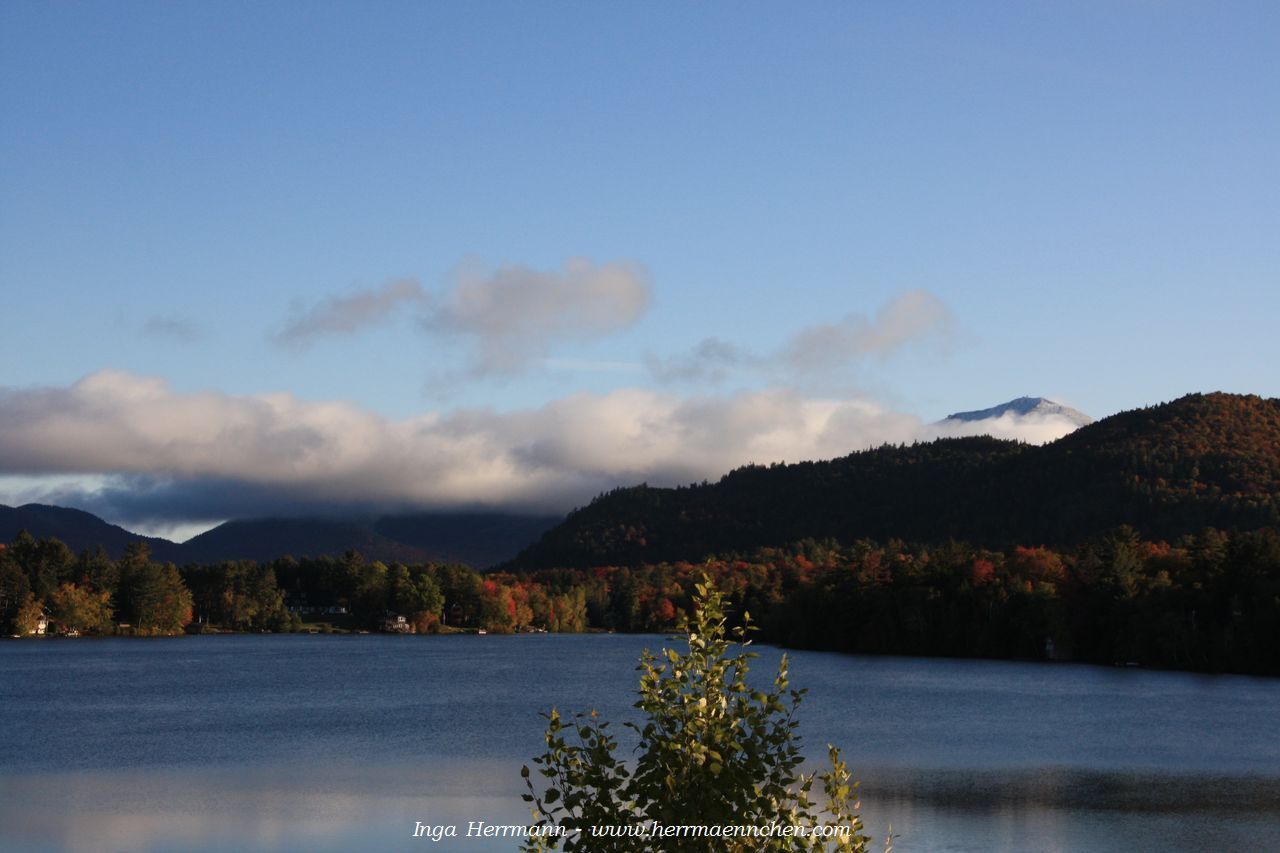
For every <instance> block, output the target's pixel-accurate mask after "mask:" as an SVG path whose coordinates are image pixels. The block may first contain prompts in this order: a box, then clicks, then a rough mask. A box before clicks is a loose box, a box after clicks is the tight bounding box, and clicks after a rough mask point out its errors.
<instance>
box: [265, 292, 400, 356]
mask: <svg viewBox="0 0 1280 853" xmlns="http://www.w3.org/2000/svg"><path fill="white" fill-rule="evenodd" d="M425 298H426V294H425V293H424V292H423V290H422V285H420V284H418V282H416V281H413V280H411V279H400V280H397V281H390V282H387V283H386V284H385V285H383V286H382V287H381V288H378V289H373V290H360V291H356V292H354V293H351V294H348V295H346V296H330V297H327V298H325V299H324V300H322V301H320V302H319V303H317V304H315V305H313V306H311V307H310V308H301V307H300V308H297V309H296V310H295V311H294V315H293V317H292V318H291V319H290V320H289V321H288V322H287V323H285V324H284V326H283V327H282V328H281V329H279V330H278V331H276V332H274V333H272V334H271V335H270V338H271V340H273V341H274V342H275V343H278V344H284V345H288V346H303V345H306V344H310V343H312V342H313V341H315V340H316V339H318V338H322V337H325V336H326V335H346V334H351V333H352V332H355V331H357V330H359V329H361V328H364V327H367V326H372V325H376V324H378V323H380V322H383V321H385V320H387V319H389V318H390V317H392V316H393V315H394V314H395V313H396V312H397V311H398V310H400V309H401V308H402V307H404V306H406V305H414V304H418V303H420V302H422V301H423V300H424V299H425Z"/></svg>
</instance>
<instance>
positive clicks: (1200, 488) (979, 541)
mask: <svg viewBox="0 0 1280 853" xmlns="http://www.w3.org/2000/svg"><path fill="white" fill-rule="evenodd" d="M1278 496H1280V400H1275V399H1263V398H1260V397H1256V396H1241V395H1234V394H1221V393H1218V394H1203V395H1202V394H1193V395H1189V396H1186V397H1183V398H1181V399H1178V400H1175V401H1174V402H1171V403H1166V404H1163V405H1160V406H1153V407H1149V408H1146V409H1139V410H1135V411H1129V412H1123V413H1121V414H1118V415H1114V416H1112V417H1109V418H1106V419H1104V420H1101V421H1098V422H1096V423H1094V424H1091V425H1089V426H1086V427H1083V428H1081V429H1079V430H1077V431H1075V432H1073V433H1071V434H1070V435H1068V436H1066V437H1064V438H1062V439H1059V440H1058V441H1055V442H1052V443H1050V444H1047V445H1044V446H1040V447H1036V446H1029V445H1024V444H1019V443H1016V442H1011V441H1004V440H999V439H994V438H986V437H977V438H959V439H940V440H938V441H934V442H929V443H923V444H915V445H911V446H885V447H880V448H876V449H872V450H866V451H861V452H858V453H853V454H850V455H849V456H845V457H843V458H840V459H834V460H831V461H827V462H804V463H800V464H795V465H772V466H768V467H764V466H748V467H745V468H740V469H738V470H736V471H733V472H731V473H729V474H727V475H726V476H725V477H723V478H722V479H721V480H720V481H719V482H716V483H713V484H704V485H697V486H690V487H686V488H676V489H662V488H652V487H649V486H636V487H633V488H625V489H618V490H616V491H614V492H611V493H609V494H607V495H603V496H601V497H600V498H597V499H596V500H595V501H594V502H592V503H591V504H590V505H589V506H587V507H584V508H582V509H580V510H577V511H575V512H573V513H571V514H570V516H569V518H568V519H566V521H565V522H564V523H563V524H561V525H559V526H557V527H555V528H553V529H551V530H550V531H548V532H547V533H546V534H545V535H544V536H543V537H542V538H541V539H540V540H539V541H538V542H537V543H535V544H534V545H532V546H531V547H529V548H528V549H526V550H525V551H523V552H522V553H521V554H520V555H519V557H517V558H516V560H515V561H513V562H512V563H511V566H512V567H514V568H518V569H534V568H545V567H552V566H566V567H588V566H600V565H634V564H638V563H644V562H650V563H652V562H661V561H664V560H668V561H669V560H696V559H699V558H701V557H702V556H704V555H706V554H709V553H725V552H744V551H749V550H751V549H754V548H759V547H779V546H784V545H786V544H788V543H791V542H795V541H797V540H800V539H806V538H811V539H835V540H838V541H841V542H851V541H854V540H857V539H862V538H871V539H877V540H887V539H892V538H898V539H904V540H909V541H914V542H921V543H942V542H946V541H947V540H949V539H959V540H965V541H969V542H972V543H974V544H976V545H982V546H985V547H991V548H1006V547H1009V546H1011V545H1014V544H1026V543H1038V544H1047V545H1053V546H1058V547H1072V546H1074V545H1076V544H1078V543H1080V542H1082V541H1084V540H1085V539H1087V538H1089V537H1093V536H1097V535H1100V534H1102V533H1104V532H1106V531H1107V530H1110V529H1112V528H1115V527H1117V526H1119V525H1129V526H1131V527H1132V528H1134V529H1135V530H1137V531H1138V532H1139V533H1140V534H1141V535H1143V536H1146V537H1150V538H1154V539H1173V538H1176V537H1178V536H1182V535H1185V534H1190V533H1194V532H1196V531H1198V530H1200V529H1202V528H1205V527H1215V528H1219V529H1227V530H1229V529H1244V530H1250V529H1256V528H1259V527H1264V526H1274V525H1277V524H1278V523H1280V498H1278Z"/></svg>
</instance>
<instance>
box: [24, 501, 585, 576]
mask: <svg viewBox="0 0 1280 853" xmlns="http://www.w3.org/2000/svg"><path fill="white" fill-rule="evenodd" d="M560 520H561V516H523V515H512V514H507V513H497V512H492V513H486V512H442V513H419V514H411V515H410V514H405V515H387V516H382V517H378V518H372V519H325V518H270V519H253V520H244V521H228V522H226V523H225V524H220V525H218V526H217V527H215V528H213V529H212V530H208V531H206V532H204V533H202V534H200V535H199V536H196V537H194V538H192V539H190V540H188V541H187V542H184V543H176V542H170V541H169V540H167V539H161V538H158V537H154V536H142V535H140V534H137V533H132V532H130V531H128V530H125V529H124V528H122V527H119V526H117V525H114V524H108V523H107V522H105V521H103V520H102V519H100V518H98V517H97V516H95V515H93V514H91V513H88V512H84V511H82V510H78V509H68V508H65V507H57V506H46V505H42V504H26V505H24V506H20V507H16V508H15V507H7V506H0V542H9V541H11V540H12V539H13V537H14V536H16V535H17V534H18V531H20V530H24V529H25V530H26V531H27V532H28V533H30V534H31V535H32V536H34V537H36V538H37V539H47V538H56V539H59V540H61V541H62V542H63V543H65V544H66V545H67V546H68V547H70V548H71V549H72V550H73V551H77V552H78V551H82V550H84V549H86V548H94V547H96V546H98V545H102V546H103V547H105V548H106V550H107V553H109V554H110V555H111V556H112V557H119V556H120V554H121V553H123V551H124V549H125V547H126V546H127V545H129V543H131V542H136V541H139V540H141V541H144V542H146V543H147V544H148V545H149V546H150V547H151V553H152V555H153V556H154V557H155V558H156V559H158V560H165V561H172V562H175V563H178V564H180V565H181V564H184V563H216V562H219V561H221V560H258V561H265V560H271V559H274V558H276V557H281V556H284V555H293V556H296V557H302V556H313V557H318V556H323V555H330V556H337V555H341V554H343V553H345V552H346V551H348V550H350V549H355V550H357V551H359V552H360V553H361V554H362V555H364V557H365V558H366V559H368V560H382V561H384V562H393V561H399V562H403V563H425V562H451V563H466V564H468V565H470V566H473V567H476V568H485V567H488V566H491V565H494V564H495V563H499V562H501V561H503V560H506V559H510V558H511V557H512V556H513V555H514V554H515V553H516V552H517V551H519V550H520V548H522V547H524V546H525V545H527V544H529V543H530V542H532V541H534V540H535V539H536V538H537V537H538V536H539V535H540V534H541V533H542V532H543V531H545V530H547V529H548V528H550V527H551V526H552V525H554V524H556V523H557V522H559V521H560Z"/></svg>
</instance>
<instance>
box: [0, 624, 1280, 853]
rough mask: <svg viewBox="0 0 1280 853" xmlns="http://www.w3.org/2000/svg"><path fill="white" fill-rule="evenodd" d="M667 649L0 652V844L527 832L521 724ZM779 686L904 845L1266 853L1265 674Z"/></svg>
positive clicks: (466, 844)
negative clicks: (794, 691)
mask: <svg viewBox="0 0 1280 853" xmlns="http://www.w3.org/2000/svg"><path fill="white" fill-rule="evenodd" d="M662 642H663V641H662V638H660V637H624V636H594V637H570V636H565V637H556V636H538V637H490V638H475V637H467V638H390V637H385V638H384V637H359V638H357V637H349V638H343V637H210V638H188V639H181V640H175V641H171V642H156V643H151V642H143V641H128V640H109V641H103V642H87V641H86V642H79V641H77V642H63V643H47V644H46V643H19V642H13V643H0V849H3V850H6V851H8V850H41V851H44V850H51V851H53V850H214V851H218V850H242V849H263V850H351V849H390V850H395V849H417V850H421V849H422V845H423V844H424V843H426V844H430V842H425V841H423V840H422V839H417V840H415V839H412V838H411V837H410V833H411V831H412V828H413V826H414V823H415V822H416V821H423V822H427V823H446V824H455V825H458V826H459V827H460V828H461V830H462V832H463V833H465V827H466V824H467V823H468V822H469V821H472V820H485V821H489V822H492V823H514V822H524V821H525V819H526V818H527V811H526V810H525V806H524V804H523V803H522V802H521V801H520V799H519V794H520V793H521V790H522V788H521V785H520V779H519V775H518V770H519V767H520V764H521V763H522V762H524V761H527V760H528V759H529V758H530V757H532V756H533V755H534V754H536V753H537V752H538V751H539V750H540V748H541V745H542V743H541V732H542V720H540V719H539V717H538V712H539V711H543V710H546V709H547V708H549V707H551V706H553V705H555V706H558V707H560V708H562V709H583V710H587V709H591V708H598V709H599V710H600V711H601V712H602V714H604V715H605V716H606V717H607V718H609V719H613V720H621V719H624V718H626V717H628V716H629V715H630V714H632V713H634V712H633V710H632V709H631V707H630V705H631V701H632V698H633V690H634V685H635V671H634V663H635V659H636V657H637V655H638V654H639V652H640V650H641V649H642V648H644V647H646V646H649V647H656V646H658V645H661V644H662ZM761 652H762V658H761V660H760V661H759V671H758V674H759V675H760V676H761V678H762V679H767V678H768V677H769V676H770V675H771V673H770V669H771V668H772V667H773V666H774V665H776V661H777V658H778V657H779V655H780V653H779V652H778V651H777V650H773V649H762V650H761ZM792 674H793V677H794V679H795V681H796V683H797V684H800V685H804V686H807V687H809V688H810V691H811V692H810V695H809V696H808V697H807V699H806V701H805V704H804V706H803V708H802V712H801V717H802V720H803V722H804V726H803V732H804V735H805V737H806V738H807V742H808V743H809V744H812V745H816V746H819V747H820V746H821V745H822V744H825V743H827V742H832V743H836V744H838V745H841V746H842V747H844V749H845V752H846V757H847V758H848V759H849V760H850V763H851V765H852V767H853V768H854V770H855V773H856V775H857V776H858V777H859V778H861V779H862V780H863V791H864V797H863V804H864V809H863V813H864V816H865V818H866V819H867V823H868V826H869V828H870V829H871V831H872V832H873V834H874V835H878V836H880V837H883V835H884V834H885V833H886V832H887V830H888V825H889V824H890V823H892V825H893V831H894V833H895V834H896V835H898V838H897V840H896V842H895V848H896V850H898V851H899V853H910V851H930V853H931V852H932V851H953V850H954V851H962V850H975V851H976V850H983V851H986V850H999V849H1009V850H1046V851H1054V850H1134V849H1151V850H1178V849H1187V850H1192V849H1194V850H1199V849H1204V848H1205V847H1214V848H1218V849H1277V850H1280V739H1278V735H1277V732H1276V727H1275V725H1274V720H1275V715H1276V709H1277V708H1280V681H1277V680H1267V679H1249V678H1235V677H1217V678H1214V677H1205V676H1195V675H1187V674H1180V673H1155V672H1138V671H1123V670H1119V671H1117V670H1106V669H1097V668H1092V667H1072V666H1039V665H1029V664H1009V663H995V662H982V661H941V660H919V659H903V658H852V657H845V656H840V655H827V654H816V653H808V654H798V655H795V656H794V660H793V666H792ZM817 751H819V750H815V752H817ZM513 847H514V845H513V844H511V843H510V842H502V841H494V840H482V839H472V840H470V841H467V840H465V839H456V840H452V841H445V842H441V843H440V844H435V845H432V849H437V850H446V849H457V850H470V851H476V853H485V851H488V850H504V849H512V848H513Z"/></svg>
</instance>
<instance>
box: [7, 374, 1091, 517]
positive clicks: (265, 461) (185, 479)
mask: <svg viewBox="0 0 1280 853" xmlns="http://www.w3.org/2000/svg"><path fill="white" fill-rule="evenodd" d="M992 430H994V431H995V432H996V434H999V435H1002V436H1004V437H1018V438H1023V439H1031V440H1043V439H1044V438H1047V437H1056V435H1058V434H1062V433H1064V432H1065V431H1066V430H1064V429H1062V427H1061V425H1059V424H1049V423H1047V422H1045V423H1039V422H1036V423H1032V424H1029V425H1028V424H1020V423H1019V422H1017V421H1016V420H1015V419H1008V420H1007V421H1006V420H1005V419H997V421H996V422H995V423H994V424H989V423H988V422H976V423H972V422H970V423H964V424H961V425H956V426H954V427H952V426H950V425H937V424H933V425H924V424H922V423H921V422H920V421H919V419H918V418H916V417H914V416H912V415H907V414H902V413H899V412H894V411H891V410H888V409H885V408H884V407H882V406H880V405H878V404H876V403H873V402H870V401H865V400H839V399H823V398H809V397H805V396H802V395H800V394H797V393H795V392H792V391H785V390H776V389H774V390H765V391H757V392H751V393H739V394H734V395H729V396H705V397H695V398H682V397H679V396H676V395H672V394H665V393H660V392H657V391H652V390H643V389H634V388H632V389H622V390H617V391H613V392H611V393H608V394H586V393H582V394H574V395H572V396H568V397H565V398H562V399H559V400H556V401H553V402H551V403H548V404H546V405H544V406H542V407H540V408H535V409H526V410H521V411H515V412H506V413H496V412H492V411H489V410H484V409H468V410H458V411H453V412H433V413H428V414H424V415H421V416H418V417H413V418H407V419H402V420H392V419H388V418H383V417H380V416H378V415H375V414H372V413H370V412H367V411H362V410H360V409H358V408H356V407H355V406H353V405H351V404H348V403H342V402H309V401H305V400H300V399H298V398H296V397H294V396H292V395H290V394H266V395H258V396H247V397H235V396H229V395H225V394H219V393H213V392H206V393H199V394H179V393H176V392H174V391H173V390H171V389H170V388H169V387H168V386H167V384H166V383H165V382H163V381H162V380H159V379H155V378H148V377H141V376H136V375H133V374H129V373H123V372H117V371H103V372H100V373H95V374H93V375H91V376H88V377H86V378H85V379H83V380H81V381H79V382H77V383H75V384H74V385H71V386H69V387H66V388H45V389H37V390H0V475H26V476H27V477H39V476H43V475H67V474H85V475H96V476H99V477H106V478H108V481H109V483H110V484H109V485H108V486H105V487H101V488H100V489H99V492H98V494H99V500H100V502H101V503H103V504H104V505H105V504H112V505H114V506H115V507H116V510H117V515H118V516H119V517H120V518H121V519H122V520H124V519H127V520H144V521H145V520H152V521H156V520H164V519H169V520H199V519H208V518H225V517H230V516H245V515H254V514H258V515H261V514H267V513H270V512H273V511H275V512H279V511H285V510H288V511H294V510H298V509H306V508H308V507H311V508H318V507H326V506H329V507H403V506H416V507H453V506H476V505H488V506H502V507H509V508H524V509H534V508H536V509H540V510H547V509H559V510H563V509H567V508H569V507H571V506H573V505H575V504H581V503H584V502H585V501H587V500H589V499H590V498H591V497H592V496H594V495H595V494H597V493H599V492H601V491H604V490H607V489H610V488H613V487H615V486H618V485H630V484H634V483H638V482H641V481H647V482H649V483H652V484H655V485H676V484H681V483H687V482H691V481H696V480H701V479H715V478H718V477H719V476H720V475H722V474H724V473H726V472H727V471H729V470H730V469H731V468H734V467H736V466H740V465H743V464H745V463H748V462H756V463H769V462H775V461H789V462H795V461H800V460H805V459H826V458H832V457H836V456H842V455H844V454H847V453H849V452H851V451H854V450H858V449H862V448H866V447H871V446H876V445H879V444H882V443H885V442H910V441H914V440H917V439H923V438H931V437H934V436H937V435H955V434H962V433H963V434H974V433H978V432H988V431H992ZM25 482H28V483H29V482H31V481H30V480H25Z"/></svg>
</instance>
